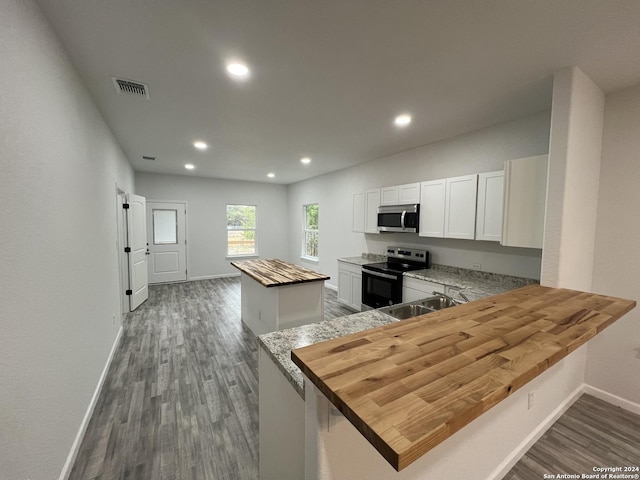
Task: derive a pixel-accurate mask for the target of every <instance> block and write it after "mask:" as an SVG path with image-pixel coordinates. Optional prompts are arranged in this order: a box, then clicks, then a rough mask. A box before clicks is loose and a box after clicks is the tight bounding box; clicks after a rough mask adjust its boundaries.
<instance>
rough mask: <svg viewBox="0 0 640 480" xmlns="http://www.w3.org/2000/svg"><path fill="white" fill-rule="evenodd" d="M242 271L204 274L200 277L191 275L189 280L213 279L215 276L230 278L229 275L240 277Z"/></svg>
mask: <svg viewBox="0 0 640 480" xmlns="http://www.w3.org/2000/svg"><path fill="white" fill-rule="evenodd" d="M239 276H240V273H239V272H238V273H220V274H218V275H202V276H199V277H189V279H188V281H189V282H192V281H197V280H212V279H214V278H228V277H239Z"/></svg>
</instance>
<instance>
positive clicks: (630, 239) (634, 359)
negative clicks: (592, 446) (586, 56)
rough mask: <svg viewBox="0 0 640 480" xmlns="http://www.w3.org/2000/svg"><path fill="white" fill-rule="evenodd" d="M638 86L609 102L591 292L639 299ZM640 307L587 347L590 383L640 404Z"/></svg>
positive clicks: (639, 88)
mask: <svg viewBox="0 0 640 480" xmlns="http://www.w3.org/2000/svg"><path fill="white" fill-rule="evenodd" d="M639 186H640V85H637V86H635V87H633V88H629V89H626V90H624V91H621V92H617V93H613V94H610V95H608V96H607V98H606V109H605V122H604V137H603V145H602V168H601V170H600V194H599V202H598V224H597V232H596V243H595V245H596V246H595V261H594V269H593V290H594V291H595V292H598V293H604V294H609V295H615V296H619V297H624V298H630V299H634V300H636V301H638V300H639V299H640V294H639V293H638V292H639V289H640V273H639V272H640V222H639V221H638V211H640V188H639ZM639 378H640V307H636V309H635V310H632V311H631V312H630V313H629V314H627V315H626V316H625V317H624V318H622V319H620V320H618V321H617V322H616V323H614V324H613V325H612V326H611V327H609V328H608V329H607V330H606V331H605V332H604V333H603V334H602V335H599V336H597V337H596V338H595V339H593V340H592V341H591V342H589V357H588V363H587V383H589V384H590V385H593V386H595V387H597V388H600V389H603V390H605V391H607V392H610V393H613V394H615V395H618V396H620V397H622V398H625V399H627V400H630V401H633V402H636V403H640V381H638V380H639Z"/></svg>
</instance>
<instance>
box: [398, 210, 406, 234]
mask: <svg viewBox="0 0 640 480" xmlns="http://www.w3.org/2000/svg"><path fill="white" fill-rule="evenodd" d="M406 214H407V211H406V210H403V211H402V215H400V226H401V227H402V229H403V230H404V229H405V228H407V227H405V226H404V216H405V215H406Z"/></svg>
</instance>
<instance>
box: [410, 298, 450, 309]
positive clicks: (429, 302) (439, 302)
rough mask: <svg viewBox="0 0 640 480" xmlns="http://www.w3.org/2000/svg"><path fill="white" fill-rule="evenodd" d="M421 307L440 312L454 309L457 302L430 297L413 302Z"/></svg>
mask: <svg viewBox="0 0 640 480" xmlns="http://www.w3.org/2000/svg"><path fill="white" fill-rule="evenodd" d="M415 303H417V304H418V305H421V306H423V307H427V308H432V309H434V310H442V309H443V308H449V307H455V306H456V305H459V302H456V301H454V300H452V299H451V298H445V297H430V298H425V299H424V300H419V301H418V302H415Z"/></svg>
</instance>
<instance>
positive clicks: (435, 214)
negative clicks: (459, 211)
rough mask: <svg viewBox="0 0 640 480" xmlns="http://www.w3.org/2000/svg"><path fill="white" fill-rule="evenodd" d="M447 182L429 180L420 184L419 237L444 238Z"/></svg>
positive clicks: (444, 180) (443, 180)
mask: <svg viewBox="0 0 640 480" xmlns="http://www.w3.org/2000/svg"><path fill="white" fill-rule="evenodd" d="M446 184H447V180H446V179H445V178H443V179H441V180H431V181H429V182H422V183H421V184H420V190H421V191H420V228H419V229H418V232H419V233H418V234H419V235H420V236H421V237H439V238H442V237H444V203H445V202H444V199H445V189H446Z"/></svg>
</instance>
